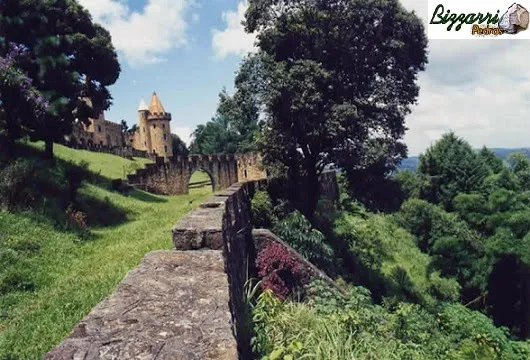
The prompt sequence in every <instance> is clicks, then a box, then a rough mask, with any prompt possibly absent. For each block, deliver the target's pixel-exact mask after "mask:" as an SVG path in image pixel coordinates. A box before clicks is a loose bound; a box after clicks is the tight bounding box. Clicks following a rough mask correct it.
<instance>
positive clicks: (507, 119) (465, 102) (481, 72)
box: [402, 0, 530, 155]
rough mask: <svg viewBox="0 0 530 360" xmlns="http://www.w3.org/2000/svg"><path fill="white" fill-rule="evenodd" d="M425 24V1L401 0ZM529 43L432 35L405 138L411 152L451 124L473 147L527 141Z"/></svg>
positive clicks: (421, 148) (519, 144) (515, 144)
mask: <svg viewBox="0 0 530 360" xmlns="http://www.w3.org/2000/svg"><path fill="white" fill-rule="evenodd" d="M402 3H403V4H404V6H405V7H406V8H407V9H409V10H415V11H416V13H417V14H418V15H419V16H420V18H422V20H423V21H424V24H425V26H427V21H428V20H427V19H428V14H427V3H426V2H425V1H424V0H402ZM529 56H530V48H528V47H527V46H526V45H525V43H524V42H522V41H518V40H512V41H494V40H491V41H490V40H481V41H475V40H431V41H430V43H429V64H428V65H427V69H426V71H425V72H423V73H421V74H420V78H419V85H420V95H419V98H418V105H417V106H416V107H415V108H414V110H413V113H412V114H411V115H410V116H408V117H407V127H408V128H409V131H408V132H407V135H406V137H405V142H406V143H407V145H408V146H409V153H410V154H411V155H416V154H418V153H420V152H423V151H424V150H425V149H426V148H427V147H428V146H429V145H431V144H432V143H433V142H435V141H436V140H438V139H439V138H440V137H441V136H442V135H443V134H444V133H445V132H447V131H448V130H454V131H455V132H456V134H457V135H458V136H462V137H464V138H465V139H466V140H467V141H469V142H470V143H471V145H472V146H474V147H481V146H483V145H486V146H488V147H522V146H530V141H529V140H528V136H527V134H528V133H530V122H529V121H527V119H530V106H529V102H530V69H529V68H528V67H527V66H526V59H528V57H529Z"/></svg>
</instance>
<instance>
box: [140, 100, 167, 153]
mask: <svg viewBox="0 0 530 360" xmlns="http://www.w3.org/2000/svg"><path fill="white" fill-rule="evenodd" d="M170 121H171V114H170V113H168V112H166V110H165V109H164V106H163V105H162V102H161V101H160V99H159V98H158V95H157V94H156V92H154V93H153V95H152V96H151V103H150V104H149V108H148V116H147V125H148V128H149V130H150V131H149V133H148V134H149V136H150V142H151V146H150V148H149V150H148V151H149V152H150V153H155V154H156V155H157V156H164V157H166V158H169V157H172V156H173V143H172V140H171V128H170V125H169V122H170ZM142 131H143V130H142Z"/></svg>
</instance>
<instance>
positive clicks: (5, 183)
mask: <svg viewBox="0 0 530 360" xmlns="http://www.w3.org/2000/svg"><path fill="white" fill-rule="evenodd" d="M34 178H35V166H34V163H33V162H31V161H29V160H23V159H17V160H15V161H14V162H13V163H11V164H9V165H7V166H6V167H4V168H3V169H2V170H0V205H2V206H4V207H6V208H7V209H8V210H13V209H14V208H16V207H21V206H24V205H28V204H30V203H31V202H32V200H33V194H32V184H33V183H34V180H35V179H34Z"/></svg>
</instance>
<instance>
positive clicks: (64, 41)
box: [0, 0, 120, 157]
mask: <svg viewBox="0 0 530 360" xmlns="http://www.w3.org/2000/svg"><path fill="white" fill-rule="evenodd" d="M0 27H1V28H2V33H1V34H0V55H2V54H5V53H6V52H7V48H6V46H5V44H6V43H7V42H14V43H17V44H21V45H22V46H24V48H25V49H27V50H28V52H29V56H28V58H27V59H26V61H25V62H24V63H21V68H22V69H23V70H24V71H25V72H27V74H28V76H29V77H30V78H31V79H32V80H33V85H34V86H35V88H36V89H37V90H39V91H40V92H41V93H42V94H43V96H44V97H45V99H46V101H48V102H49V107H48V109H47V111H46V114H45V116H44V117H43V118H42V119H37V118H35V119H34V121H32V122H30V123H28V126H27V129H26V132H27V133H28V134H29V135H30V136H31V137H32V138H34V139H42V140H44V141H45V142H46V154H47V155H48V156H49V157H51V156H53V142H54V141H61V140H62V139H63V136H64V135H65V134H68V133H70V132H71V130H72V124H73V122H74V121H75V119H76V118H79V119H80V120H82V121H86V120H87V119H88V117H89V116H94V117H95V116H96V114H98V113H99V112H100V111H102V110H105V109H107V108H108V107H109V106H110V104H111V96H110V93H109V91H108V88H107V87H108V86H110V85H112V84H114V83H115V82H116V80H117V79H118V76H119V73H120V65H119V63H118V59H117V54H116V51H115V50H114V47H113V45H112V42H111V37H110V34H109V32H108V31H107V30H105V29H104V28H102V27H101V26H100V25H98V24H95V23H93V22H92V18H91V16H90V14H89V13H88V11H87V10H85V9H84V8H83V7H82V6H81V5H80V4H78V3H77V2H76V1H75V0H5V1H2V2H0ZM86 98H89V99H90V100H91V101H88V102H87V101H86V100H85V99H86Z"/></svg>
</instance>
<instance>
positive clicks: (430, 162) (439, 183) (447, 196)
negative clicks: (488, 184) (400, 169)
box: [418, 132, 490, 210]
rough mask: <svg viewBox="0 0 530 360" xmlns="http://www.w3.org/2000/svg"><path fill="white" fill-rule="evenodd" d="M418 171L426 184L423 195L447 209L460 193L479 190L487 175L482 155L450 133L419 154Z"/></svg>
mask: <svg viewBox="0 0 530 360" xmlns="http://www.w3.org/2000/svg"><path fill="white" fill-rule="evenodd" d="M418 172H419V173H420V174H423V175H425V176H426V178H427V181H428V183H429V184H428V186H427V187H426V189H425V191H424V194H422V197H423V198H424V199H426V200H428V201H430V202H432V203H435V204H442V205H443V206H444V207H445V208H446V209H448V210H451V209H452V201H453V199H454V197H455V196H456V195H458V194H459V193H471V192H474V191H480V190H481V189H482V188H483V182H484V179H485V178H486V177H487V176H488V175H489V174H490V170H489V168H488V166H487V165H486V163H485V162H484V160H483V158H482V157H481V156H479V155H477V154H476V153H475V152H474V151H473V149H472V148H471V146H470V145H469V144H468V143H467V142H466V141H465V140H463V139H461V138H459V137H457V136H456V135H455V134H454V133H453V132H449V133H447V134H445V135H444V136H443V137H442V138H441V139H440V140H439V141H437V142H436V143H435V144H434V145H433V146H431V147H430V148H429V149H427V151H426V152H425V154H422V155H420V163H419V167H418Z"/></svg>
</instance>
